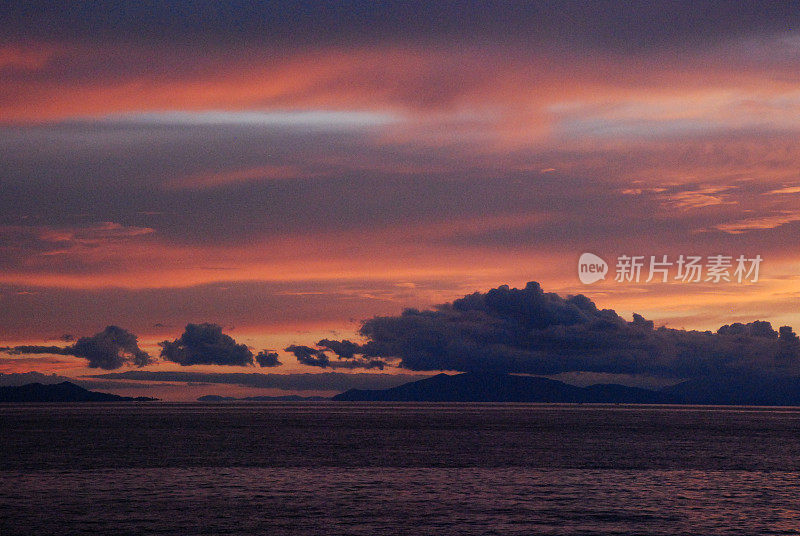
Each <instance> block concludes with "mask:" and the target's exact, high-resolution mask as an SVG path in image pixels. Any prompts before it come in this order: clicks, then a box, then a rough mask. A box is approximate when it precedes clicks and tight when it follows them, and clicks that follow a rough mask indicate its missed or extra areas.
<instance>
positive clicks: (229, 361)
mask: <svg viewBox="0 0 800 536" xmlns="http://www.w3.org/2000/svg"><path fill="white" fill-rule="evenodd" d="M158 344H159V346H161V357H162V359H165V360H167V361H172V362H173V363H178V364H179V365H183V366H191V365H232V366H240V367H243V366H250V365H253V360H254V359H256V361H257V363H258V365H259V366H261V367H276V366H279V365H280V364H281V363H280V361H278V354H276V353H274V352H269V351H268V350H264V351H262V352H261V353H259V354H258V355H257V356H254V355H253V352H252V351H251V350H250V348H248V347H247V345H244V344H238V343H237V342H236V341H235V340H234V339H233V338H232V337H231V336H230V335H225V334H224V333H222V327H221V326H218V325H217V324H208V323H204V324H187V325H186V329H185V331H184V332H183V335H181V336H180V337H179V338H177V339H175V340H174V341H162V342H160V343H158Z"/></svg>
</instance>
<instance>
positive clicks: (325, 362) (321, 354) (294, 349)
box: [284, 340, 389, 370]
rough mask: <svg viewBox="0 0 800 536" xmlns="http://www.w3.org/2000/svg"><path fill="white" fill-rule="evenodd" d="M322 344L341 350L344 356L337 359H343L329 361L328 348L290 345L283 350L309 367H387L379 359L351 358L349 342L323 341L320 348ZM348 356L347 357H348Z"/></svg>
mask: <svg viewBox="0 0 800 536" xmlns="http://www.w3.org/2000/svg"><path fill="white" fill-rule="evenodd" d="M322 342H327V343H330V344H331V345H333V346H334V347H336V348H338V349H340V350H342V351H344V352H345V354H344V355H343V354H338V352H335V351H334V353H337V354H338V355H339V357H341V358H343V359H333V360H332V359H331V358H330V356H328V354H327V352H326V350H330V349H331V348H330V347H328V346H324V347H323V348H311V347H310V346H303V345H291V346H288V347H287V348H285V349H284V351H286V352H290V353H292V354H294V356H295V358H296V359H297V362H298V363H300V364H301V365H308V366H310V367H320V368H331V369H336V368H345V369H357V368H363V369H374V368H377V369H380V370H383V369H384V368H385V367H387V366H389V363H387V362H386V361H383V360H381V359H362V358H353V353H354V352H353V351H351V350H352V348H351V345H353V343H351V342H350V341H328V340H323V341H320V344H319V345H320V346H322ZM348 354H349V356H348Z"/></svg>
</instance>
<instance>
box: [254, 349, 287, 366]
mask: <svg viewBox="0 0 800 536" xmlns="http://www.w3.org/2000/svg"><path fill="white" fill-rule="evenodd" d="M255 359H256V363H258V366H259V367H279V366H281V365H282V364H283V363H281V362H280V361H279V360H278V353H277V352H270V351H268V350H262V351H260V352H258V354H257V355H256V357H255Z"/></svg>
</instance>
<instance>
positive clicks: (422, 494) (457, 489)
mask: <svg viewBox="0 0 800 536" xmlns="http://www.w3.org/2000/svg"><path fill="white" fill-rule="evenodd" d="M0 456H1V457H2V458H0V534H2V535H3V536H7V535H16V534H26V535H27V534H137V535H138V534H175V535H184V534H245V535H246V534H264V535H284V534H286V535H289V534H293V535H297V534H300V535H304V534H330V535H382V534H409V535H426V534H444V535H450V534H454V535H478V534H480V535H484V534H510V535H532V534H548V535H549V534H620V535H635V534H658V535H661V534H663V535H676V534H692V535H698V534H703V535H716V534H742V535H757V534H798V533H799V532H800V501H799V500H798V497H800V411H795V410H791V409H754V408H694V407H691V408H676V407H672V408H670V407H629V406H609V407H598V406H560V405H525V404H370V403H365V404H345V403H338V404H337V403H263V404H255V403H253V404H223V405H203V404H163V403H154V404H109V405H106V404H99V405H86V404H83V405H16V406H13V405H7V406H0Z"/></svg>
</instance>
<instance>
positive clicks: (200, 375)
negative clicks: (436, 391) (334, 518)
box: [89, 370, 429, 392]
mask: <svg viewBox="0 0 800 536" xmlns="http://www.w3.org/2000/svg"><path fill="white" fill-rule="evenodd" d="M427 377H429V375H428V374H425V375H418V374H381V373H375V372H355V373H349V372H318V373H300V374H261V373H258V372H251V373H241V372H183V371H148V370H129V371H126V372H112V373H107V374H97V375H94V376H89V378H92V379H103V380H115V381H119V380H125V381H146V382H192V383H215V384H226V385H240V386H243V387H256V388H260V389H280V390H283V391H337V392H341V391H346V390H348V389H388V388H390V387H396V386H398V385H402V384H404V383H408V382H411V381H416V380H421V379H423V378H427Z"/></svg>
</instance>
